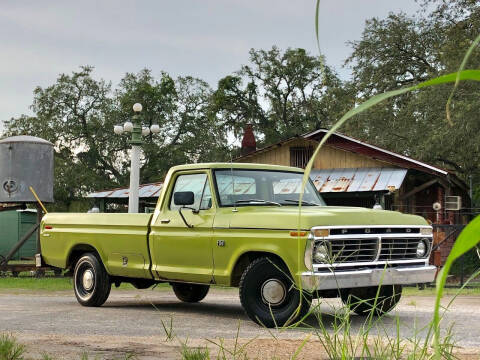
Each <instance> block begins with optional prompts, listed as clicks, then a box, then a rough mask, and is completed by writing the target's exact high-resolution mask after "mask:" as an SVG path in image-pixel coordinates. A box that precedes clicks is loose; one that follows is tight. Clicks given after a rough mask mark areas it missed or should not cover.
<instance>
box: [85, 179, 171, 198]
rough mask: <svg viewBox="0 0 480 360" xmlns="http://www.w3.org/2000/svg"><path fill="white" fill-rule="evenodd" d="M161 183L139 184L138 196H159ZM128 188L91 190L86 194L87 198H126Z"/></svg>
mask: <svg viewBox="0 0 480 360" xmlns="http://www.w3.org/2000/svg"><path fill="white" fill-rule="evenodd" d="M162 187H163V183H161V182H158V183H153V184H143V185H140V187H139V190H138V195H139V197H140V198H151V197H159V196H160V191H161V190H162ZM128 193H129V189H128V188H119V189H111V190H102V191H97V192H93V193H90V194H88V195H87V197H89V198H110V199H119V198H128Z"/></svg>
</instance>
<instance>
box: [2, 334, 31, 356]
mask: <svg viewBox="0 0 480 360" xmlns="http://www.w3.org/2000/svg"><path fill="white" fill-rule="evenodd" d="M24 353H25V346H23V345H20V344H18V343H17V340H16V339H15V338H14V337H13V336H11V335H8V334H0V359H1V360H23V354H24Z"/></svg>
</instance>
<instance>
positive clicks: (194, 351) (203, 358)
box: [181, 343, 210, 360]
mask: <svg viewBox="0 0 480 360" xmlns="http://www.w3.org/2000/svg"><path fill="white" fill-rule="evenodd" d="M181 356H182V360H209V359H210V353H209V351H208V348H206V347H205V348H190V347H188V346H187V344H186V343H185V344H182V351H181Z"/></svg>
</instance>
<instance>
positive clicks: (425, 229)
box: [420, 228, 433, 235]
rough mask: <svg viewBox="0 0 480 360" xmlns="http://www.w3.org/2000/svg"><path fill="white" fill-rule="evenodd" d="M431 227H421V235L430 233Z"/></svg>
mask: <svg viewBox="0 0 480 360" xmlns="http://www.w3.org/2000/svg"><path fill="white" fill-rule="evenodd" d="M432 232H433V231H432V228H421V229H420V234H422V235H432Z"/></svg>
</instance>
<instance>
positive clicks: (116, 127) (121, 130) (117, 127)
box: [113, 125, 123, 135]
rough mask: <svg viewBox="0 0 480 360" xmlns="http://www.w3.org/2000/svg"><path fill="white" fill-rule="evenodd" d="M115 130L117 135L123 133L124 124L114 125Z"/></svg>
mask: <svg viewBox="0 0 480 360" xmlns="http://www.w3.org/2000/svg"><path fill="white" fill-rule="evenodd" d="M113 132H114V133H115V134H117V135H122V134H123V125H115V126H114V127H113Z"/></svg>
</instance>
